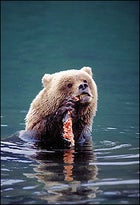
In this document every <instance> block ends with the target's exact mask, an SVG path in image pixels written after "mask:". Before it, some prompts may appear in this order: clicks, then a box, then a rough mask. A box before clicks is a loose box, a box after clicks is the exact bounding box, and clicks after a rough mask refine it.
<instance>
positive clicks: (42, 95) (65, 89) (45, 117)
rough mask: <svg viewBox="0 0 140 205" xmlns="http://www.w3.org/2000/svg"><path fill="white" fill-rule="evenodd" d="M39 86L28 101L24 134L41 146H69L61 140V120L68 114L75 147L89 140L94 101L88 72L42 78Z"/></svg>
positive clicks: (92, 87)
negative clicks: (37, 92)
mask: <svg viewBox="0 0 140 205" xmlns="http://www.w3.org/2000/svg"><path fill="white" fill-rule="evenodd" d="M42 84H43V87H44V88H43V89H42V90H41V91H40V92H39V94H38V95H37V96H36V97H35V99H34V100H33V101H32V103H31V105H30V109H29V111H28V113H27V115H26V118H25V121H26V128H25V131H26V134H27V135H28V136H31V137H32V138H34V139H35V140H37V141H38V142H40V143H41V144H43V145H45V146H49V147H53V146H54V147H59V146H71V144H70V143H69V141H67V140H66V139H64V137H63V133H64V129H63V119H64V117H65V115H66V113H67V112H68V111H70V112H71V118H72V130H73V135H74V141H75V143H76V144H77V143H82V144H83V143H84V142H85V141H86V140H90V139H91V131H92V120H93V117H94V116H95V114H96V110H97V97H98V96H97V86H96V83H95V81H94V80H93V78H92V70H91V68H90V67H83V68H81V69H80V70H76V69H71V70H65V71H60V72H57V73H54V74H45V75H44V76H43V78H42ZM75 97H76V98H75ZM77 97H78V100H77Z"/></svg>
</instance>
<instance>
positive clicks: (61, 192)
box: [26, 143, 98, 203]
mask: <svg viewBox="0 0 140 205" xmlns="http://www.w3.org/2000/svg"><path fill="white" fill-rule="evenodd" d="M32 159H34V160H36V161H37V162H38V165H37V166H36V167H35V168H34V171H35V173H34V174H26V176H27V177H36V178H37V179H38V181H39V182H43V183H44V184H45V189H46V192H45V193H44V194H42V195H41V196H40V197H41V199H44V200H47V201H48V203H55V202H62V201H63V202H64V201H65V202H67V201H70V200H73V201H77V200H78V201H79V200H80V201H81V200H92V198H94V197H95V196H96V191H97V189H98V188H97V187H93V186H90V183H93V181H95V179H96V177H97V166H96V165H93V162H94V161H95V160H96V159H95V155H94V152H93V147H92V145H91V144H88V143H86V144H85V145H84V146H83V147H81V148H80V147H77V148H71V149H65V150H53V151H46V150H40V151H38V152H37V153H36V156H32ZM90 162H92V163H91V164H90Z"/></svg>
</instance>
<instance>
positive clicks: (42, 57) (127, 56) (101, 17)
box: [1, 1, 139, 204]
mask: <svg viewBox="0 0 140 205" xmlns="http://www.w3.org/2000/svg"><path fill="white" fill-rule="evenodd" d="M1 5H2V18H1V23H2V31H1V32H2V54H1V59H2V63H1V99H2V100H1V138H2V142H1V151H2V154H1V190H2V194H1V202H2V204H47V203H48V204H139V201H138V199H139V177H138V176H139V156H138V153H139V95H138V85H139V70H138V66H139V64H138V34H139V33H138V25H139V22H138V13H139V10H138V8H139V5H138V1H132V2H131V1H115V2H114V1H112V2H111V1H94V2H92V1H80V2H79V1H78V2H71V1H67V2H65V1H63V2H61V1H59V2H56V1H52V2H51V1H45V2H44V1H34V2H33V1H32V2H27V1H22V2H17V1H9V2H6V1H5V2H2V4H1ZM84 65H89V66H91V67H92V68H93V73H94V79H95V81H96V83H97V86H98V91H99V102H98V112H97V116H96V118H95V120H94V124H93V133H92V135H93V146H92V145H85V146H84V147H83V149H82V150H81V149H80V150H79V149H77V148H72V149H70V150H38V149H36V148H35V147H34V146H32V145H31V144H29V143H25V142H24V143H23V142H22V141H21V140H20V139H18V138H17V137H16V136H15V135H14V137H12V138H10V139H8V137H9V136H11V135H13V134H14V133H15V132H16V131H18V130H22V129H24V126H25V124H24V118H25V115H26V113H27V111H28V108H29V105H30V102H31V101H32V99H33V98H34V97H35V95H36V94H37V93H38V92H39V91H40V89H41V77H42V76H43V75H44V73H53V72H56V71H59V70H65V69H69V68H81V67H82V66H84Z"/></svg>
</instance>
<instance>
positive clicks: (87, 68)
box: [81, 66, 92, 76]
mask: <svg viewBox="0 0 140 205" xmlns="http://www.w3.org/2000/svg"><path fill="white" fill-rule="evenodd" d="M81 70H84V71H85V72H86V73H88V74H89V75H90V76H92V69H91V67H88V66H84V67H83V68H81Z"/></svg>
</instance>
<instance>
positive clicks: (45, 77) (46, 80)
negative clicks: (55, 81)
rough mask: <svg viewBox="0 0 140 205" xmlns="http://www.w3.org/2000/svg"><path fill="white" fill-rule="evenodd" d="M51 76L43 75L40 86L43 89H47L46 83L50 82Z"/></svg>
mask: <svg viewBox="0 0 140 205" xmlns="http://www.w3.org/2000/svg"><path fill="white" fill-rule="evenodd" d="M51 79H52V76H51V74H45V75H44V76H43V78H42V84H43V86H44V87H47V85H48V83H49V82H50V81H51Z"/></svg>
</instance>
